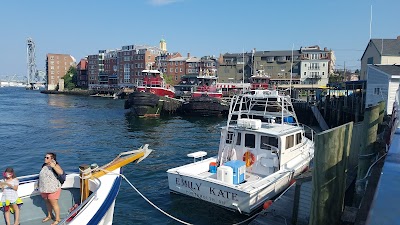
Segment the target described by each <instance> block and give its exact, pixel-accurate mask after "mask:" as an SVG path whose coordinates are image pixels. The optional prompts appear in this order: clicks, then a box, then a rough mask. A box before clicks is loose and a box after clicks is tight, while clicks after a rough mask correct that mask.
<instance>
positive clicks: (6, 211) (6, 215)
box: [4, 206, 10, 225]
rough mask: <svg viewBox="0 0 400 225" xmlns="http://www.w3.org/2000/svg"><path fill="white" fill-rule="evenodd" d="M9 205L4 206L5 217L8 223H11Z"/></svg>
mask: <svg viewBox="0 0 400 225" xmlns="http://www.w3.org/2000/svg"><path fill="white" fill-rule="evenodd" d="M8 207H9V206H4V218H5V219H6V224H7V225H10V209H9V208H8Z"/></svg>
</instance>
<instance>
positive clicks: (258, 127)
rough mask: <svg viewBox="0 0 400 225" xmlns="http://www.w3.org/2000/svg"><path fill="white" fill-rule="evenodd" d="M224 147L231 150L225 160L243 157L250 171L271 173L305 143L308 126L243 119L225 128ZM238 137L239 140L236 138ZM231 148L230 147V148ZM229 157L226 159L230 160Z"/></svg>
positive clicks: (222, 146) (247, 169)
mask: <svg viewBox="0 0 400 225" xmlns="http://www.w3.org/2000/svg"><path fill="white" fill-rule="evenodd" d="M222 135H224V137H225V138H223V139H221V142H220V151H221V150H222V149H221V148H224V149H225V151H221V152H226V153H227V154H226V155H225V156H222V157H223V160H222V161H225V160H226V161H231V160H243V161H244V162H245V163H246V172H251V173H253V174H257V175H260V176H268V175H270V174H272V173H274V172H276V171H278V170H279V169H280V168H281V167H285V165H286V164H287V163H288V162H289V161H290V160H291V159H293V158H294V157H296V156H297V155H298V154H300V152H297V151H293V150H295V149H298V148H300V147H301V145H304V141H303V138H304V130H303V129H302V128H301V127H296V126H292V125H289V124H286V123H283V124H280V123H261V120H259V119H239V120H238V123H237V126H230V127H229V128H228V132H226V128H222ZM234 140H235V141H234ZM226 150H228V151H226ZM226 161H225V162H226Z"/></svg>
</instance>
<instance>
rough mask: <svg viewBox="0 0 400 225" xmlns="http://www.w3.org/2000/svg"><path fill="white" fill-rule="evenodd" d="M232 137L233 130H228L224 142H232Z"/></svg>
mask: <svg viewBox="0 0 400 225" xmlns="http://www.w3.org/2000/svg"><path fill="white" fill-rule="evenodd" d="M232 138H233V132H228V135H227V136H226V141H225V143H227V144H230V143H232Z"/></svg>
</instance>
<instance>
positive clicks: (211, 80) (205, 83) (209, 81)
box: [192, 75, 222, 98]
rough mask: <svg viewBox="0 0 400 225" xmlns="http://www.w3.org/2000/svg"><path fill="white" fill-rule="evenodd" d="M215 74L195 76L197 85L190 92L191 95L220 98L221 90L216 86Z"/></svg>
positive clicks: (216, 78) (194, 96)
mask: <svg viewBox="0 0 400 225" xmlns="http://www.w3.org/2000/svg"><path fill="white" fill-rule="evenodd" d="M217 80H218V77H216V76H209V75H199V76H197V87H196V89H195V90H194V91H193V92H192V97H193V98H197V97H201V96H203V97H204V96H209V97H212V98H222V91H221V90H220V89H218V88H217Z"/></svg>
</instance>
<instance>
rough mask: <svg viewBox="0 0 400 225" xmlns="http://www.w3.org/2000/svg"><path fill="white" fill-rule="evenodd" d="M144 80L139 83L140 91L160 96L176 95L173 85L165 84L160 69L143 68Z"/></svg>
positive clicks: (138, 89)
mask: <svg viewBox="0 0 400 225" xmlns="http://www.w3.org/2000/svg"><path fill="white" fill-rule="evenodd" d="M142 76H143V81H141V82H140V83H138V85H137V88H136V89H137V91H138V92H151V93H153V94H155V95H158V96H168V97H170V98H174V97H175V91H174V89H173V87H172V86H169V85H168V84H165V81H164V77H163V75H162V73H161V72H160V71H158V70H143V71H142Z"/></svg>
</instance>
